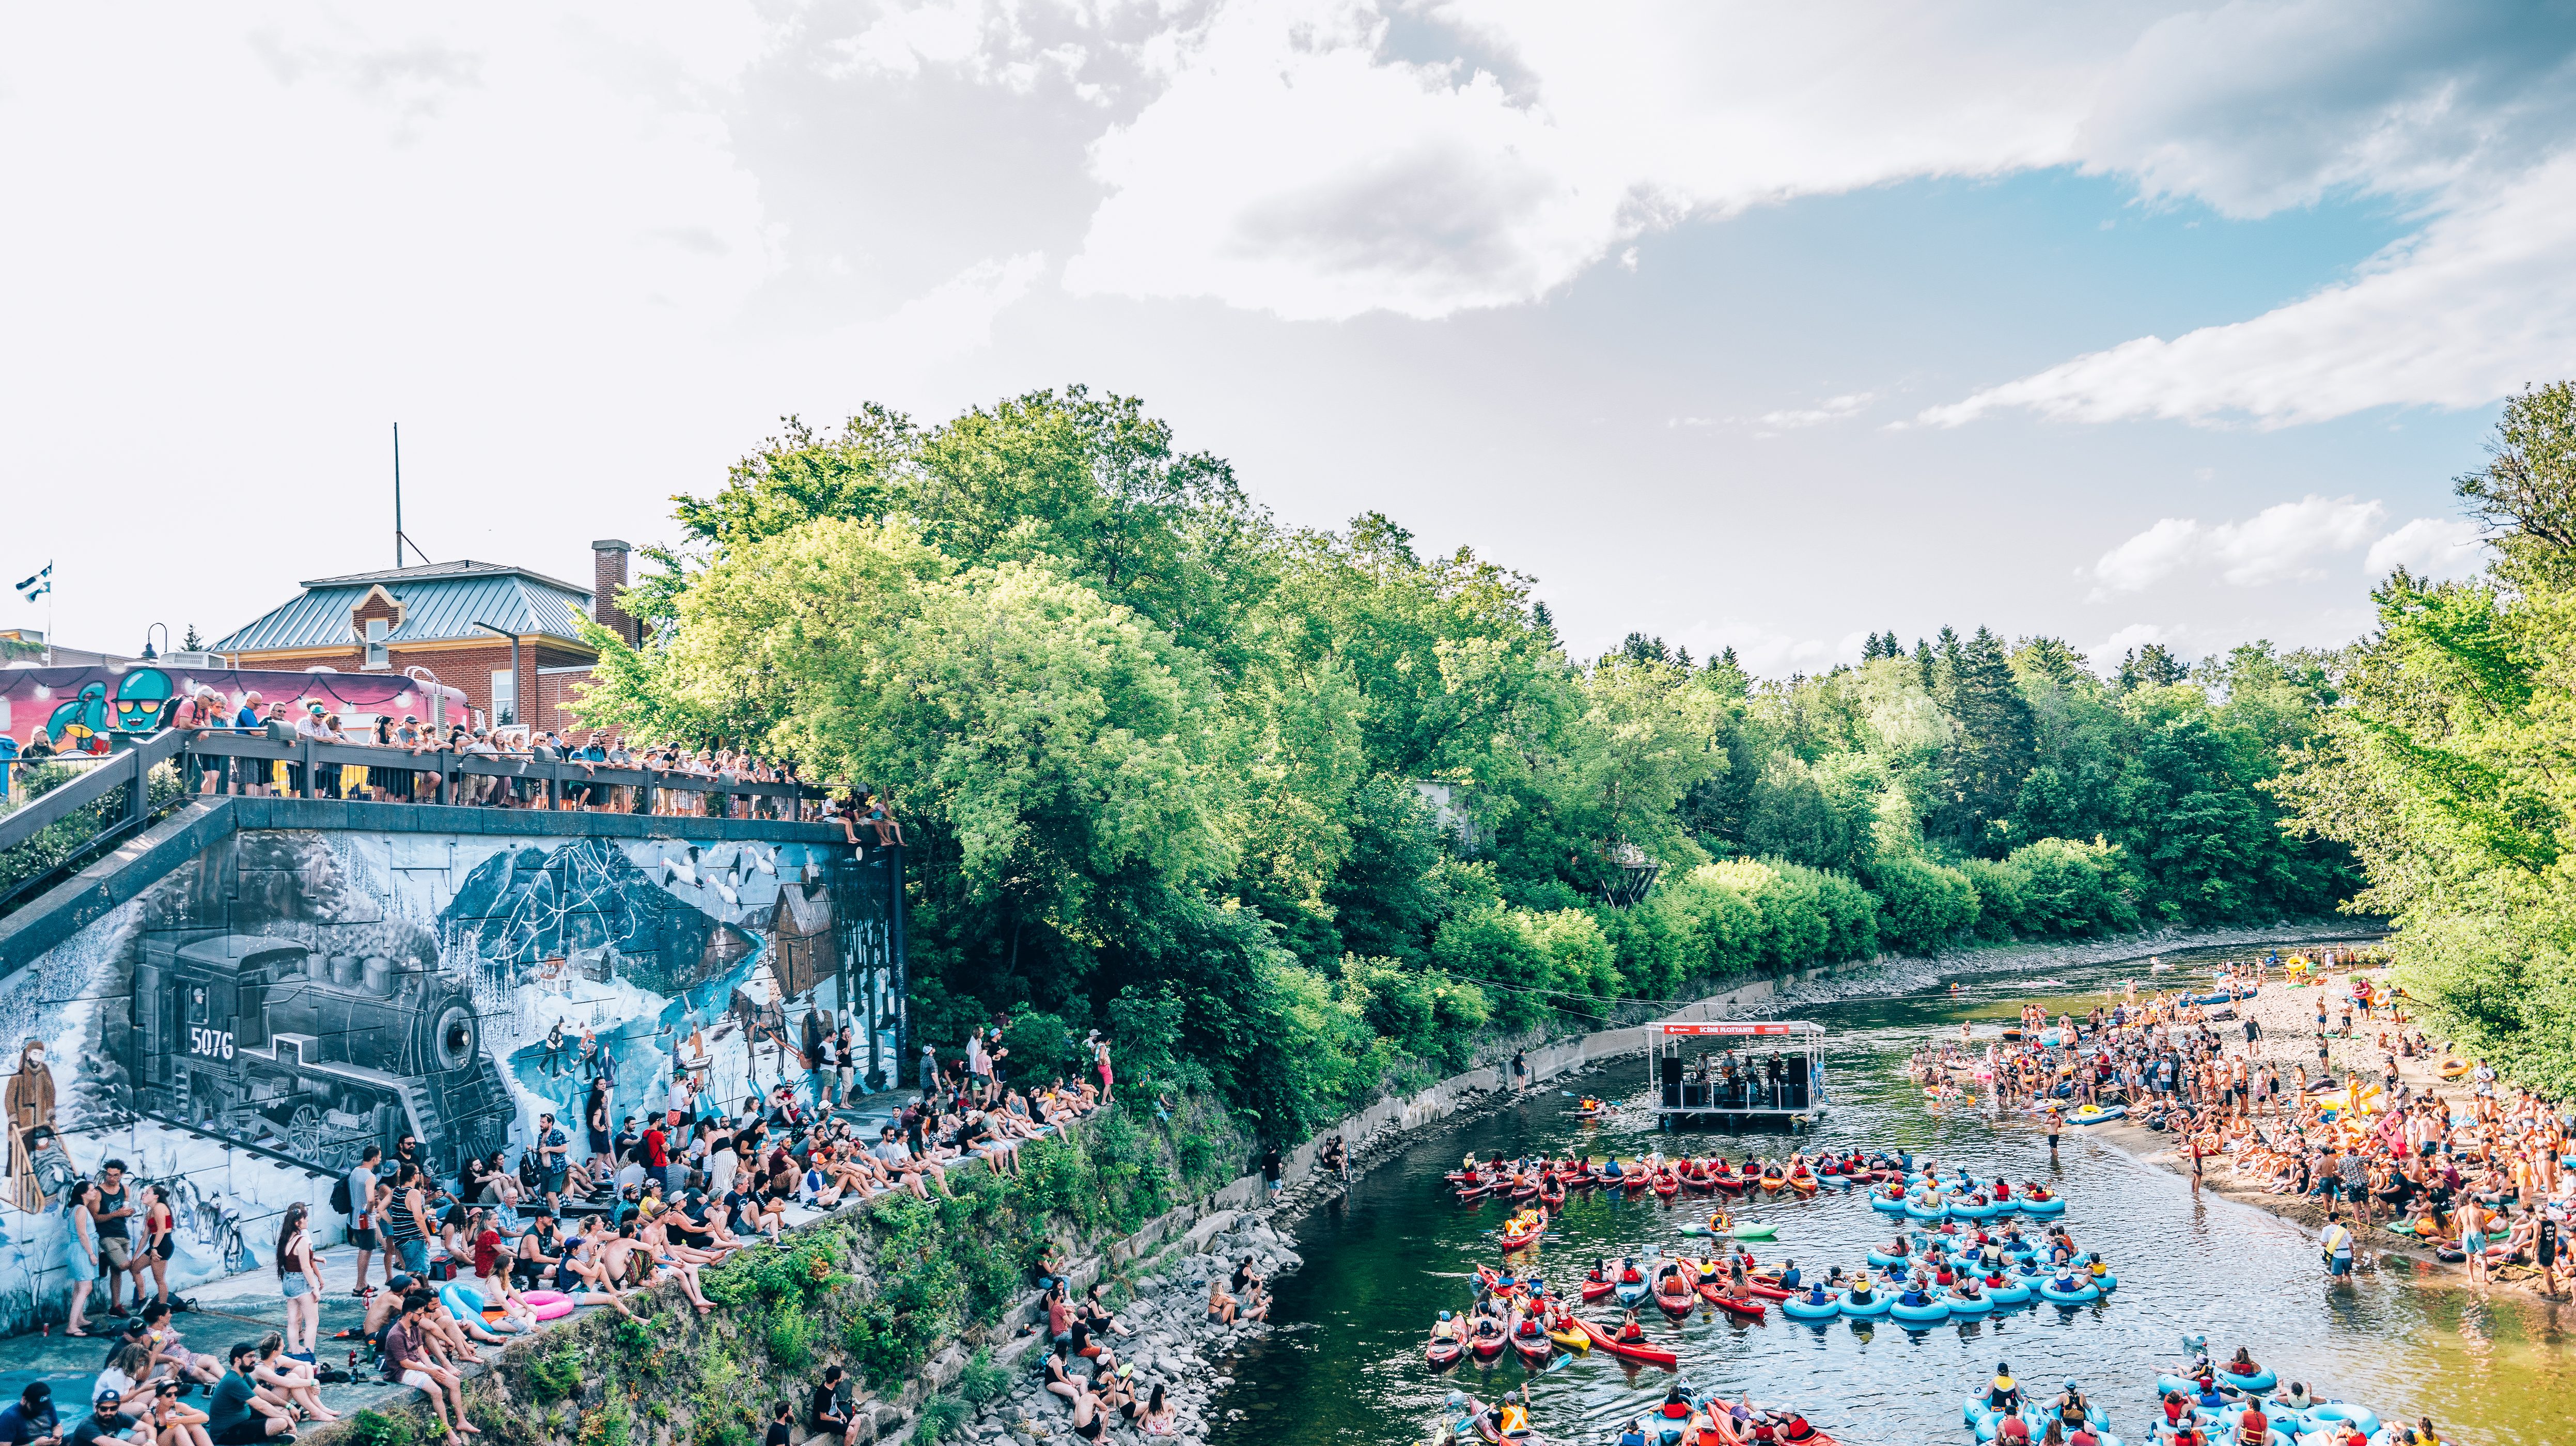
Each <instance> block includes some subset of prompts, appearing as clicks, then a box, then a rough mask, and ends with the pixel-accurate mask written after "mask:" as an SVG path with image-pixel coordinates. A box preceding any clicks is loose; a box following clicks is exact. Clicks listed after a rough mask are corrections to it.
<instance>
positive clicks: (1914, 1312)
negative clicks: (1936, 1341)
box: [1887, 1300, 1950, 1325]
mask: <svg viewBox="0 0 2576 1446" xmlns="http://www.w3.org/2000/svg"><path fill="white" fill-rule="evenodd" d="M1887 1313H1888V1314H1889V1315H1892V1316H1894V1317H1896V1318H1897V1319H1898V1320H1901V1321H1903V1322H1905V1323H1906V1324H1907V1325H1939V1324H1940V1323H1941V1322H1943V1321H1945V1320H1948V1319H1949V1318H1950V1307H1949V1306H1948V1305H1947V1304H1945V1303H1943V1302H1941V1301H1938V1300H1935V1301H1933V1302H1931V1303H1930V1304H1928V1305H1907V1304H1906V1303H1905V1302H1903V1301H1901V1300H1891V1301H1889V1302H1888V1303H1887Z"/></svg>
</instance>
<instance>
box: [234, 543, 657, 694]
mask: <svg viewBox="0 0 2576 1446" xmlns="http://www.w3.org/2000/svg"><path fill="white" fill-rule="evenodd" d="M629 550H630V549H629V548H628V547H627V545H626V544H625V543H623V542H619V541H616V540H614V539H611V540H607V541H602V542H594V543H592V544H591V557H592V569H591V572H592V585H591V586H590V587H588V588H579V587H575V586H573V585H572V584H571V583H568V582H564V581H561V580H559V579H556V578H552V577H548V576H546V575H545V574H544V573H540V572H531V571H529V570H528V569H526V568H524V567H508V566H504V565H502V564H499V563H491V562H472V561H466V562H441V563H429V564H424V565H422V566H419V567H397V568H387V569H385V570H383V571H381V572H360V573H352V574H350V575H349V576H347V577H325V578H316V579H314V580H312V581H310V582H306V583H304V584H302V587H303V588H304V591H303V593H302V594H301V595H300V596H298V597H295V598H292V599H290V600H288V601H287V602H284V603H281V604H279V605H278V606H277V607H275V608H272V609H270V610H269V611H268V612H267V613H265V614H263V615H262V616H261V617H260V618H259V620H258V621H256V622H253V623H251V624H250V625H248V626H246V627H243V628H241V629H239V630H237V631H235V632H233V633H232V634H231V635H230V636H227V637H224V638H221V639H218V640H217V641H216V642H215V644H214V646H213V647H212V649H211V650H210V651H212V652H215V653H218V654H221V655H222V656H223V657H224V658H225V659H226V660H227V661H229V662H230V663H231V665H232V666H234V667H237V668H280V669H288V670H293V671H299V672H300V671H307V670H310V669H313V668H330V669H333V670H335V671H338V672H343V673H357V672H396V673H399V672H403V671H405V670H407V669H411V668H420V669H422V670H424V671H426V672H428V673H429V674H430V675H431V676H432V677H434V678H436V679H437V680H438V681H439V682H442V683H445V684H447V685H448V686H450V687H452V688H460V689H463V690H464V692H465V696H466V698H467V700H468V701H469V703H470V704H471V705H472V706H473V707H474V708H476V709H478V710H480V711H481V712H482V713H483V715H484V716H485V717H486V718H488V719H490V720H491V721H493V722H495V723H513V722H515V723H528V724H532V725H535V726H538V727H545V728H563V727H565V726H567V725H568V724H569V723H570V722H571V718H570V716H569V715H568V714H567V713H565V712H564V710H563V704H564V703H565V702H566V701H567V700H568V699H570V698H571V696H572V692H573V688H574V685H575V684H577V683H579V682H580V681H581V680H582V679H583V678H585V677H587V676H588V675H589V673H590V670H591V666H592V665H593V664H594V663H595V662H597V661H598V654H597V652H596V651H594V650H593V649H592V648H591V646H590V645H589V644H588V643H585V642H583V641H582V639H581V629H580V627H579V625H578V623H577V621H576V620H577V619H579V618H581V617H583V616H585V615H587V616H588V617H589V618H590V619H591V620H592V621H594V622H597V623H598V624H599V625H600V626H601V627H604V628H606V629H608V630H609V631H610V632H612V633H615V634H616V635H617V636H619V637H620V638H623V639H625V641H626V642H627V643H628V644H629V645H630V646H631V645H633V643H634V642H635V640H636V633H637V629H636V624H635V620H634V619H633V618H631V617H628V616H627V615H626V613H625V611H624V610H623V609H621V608H619V607H618V606H617V592H618V589H620V588H622V587H624V586H625V585H626V581H627V578H626V566H627V555H628V552H629ZM523 700H524V702H525V703H526V705H527V706H526V707H524V708H522V707H521V706H520V704H521V702H522V701H523Z"/></svg>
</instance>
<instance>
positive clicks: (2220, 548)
mask: <svg viewBox="0 0 2576 1446" xmlns="http://www.w3.org/2000/svg"><path fill="white" fill-rule="evenodd" d="M2387 516H2388V509H2387V508H2385V507H2383V506H2381V505H2380V504H2379V503H2378V502H2376V501H2372V502H2362V501H2358V500H2355V499H2354V498H2351V497H2336V498H2326V497H2319V496H2316V495H2314V494H2310V495H2309V496H2306V497H2302V498H2300V499H2299V500H2298V501H2296V502H2280V503H2275V504H2273V505H2272V506H2270V507H2266V508H2264V509H2263V510H2262V511H2260V512H2258V513H2256V514H2254V515H2253V516H2252V517H2248V518H2245V519H2244V520H2242V521H2237V522H2221V523H2217V524H2215V525H2210V526H2204V525H2202V524H2201V523H2200V522H2199V521H2198V520H2197V519H2194V518H2188V517H2167V518H2162V519H2160V520H2158V521H2157V522H2156V524H2155V525H2154V526H2152V527H2149V528H2147V529H2146V530H2145V531H2143V532H2140V533H2138V534H2137V535H2135V536H2133V537H2131V538H2130V539H2128V540H2127V541H2126V542H2123V543H2121V544H2120V545H2119V546H2117V547H2115V548H2112V549H2111V550H2110V551H2109V552H2106V553H2104V554H2102V557H2101V559H2100V560H2099V561H2097V562H2096V563H2094V564H2093V576H2094V579H2095V580H2096V582H2098V583H2099V584H2100V586H2099V587H2097V588H2096V589H2095V590H2094V593H2093V596H2094V598H2095V599H2097V600H2098V599H2100V598H2103V597H2106V596H2109V595H2110V594H2112V593H2121V592H2137V591H2140V590H2141V589H2144V588H2147V587H2150V586H2152V585H2154V584H2156V583H2158V582H2162V581H2163V580H2165V579H2166V578H2168V577H2172V576H2175V575H2176V574H2179V573H2183V572H2189V571H2202V572H2210V573H2215V574H2216V575H2217V576H2218V578H2219V579H2220V580H2221V581H2223V582H2227V583H2231V584H2233V585H2235V586H2238V587H2261V586H2263V585H2265V584H2267V583H2275V582H2288V581H2294V580H2295V581H2310V580H2314V579H2317V578H2321V577H2324V576H2326V575H2327V573H2326V570H2325V568H2324V567H2323V566H2322V563H2323V561H2324V560H2325V559H2326V558H2328V557H2331V556H2333V555H2334V554H2337V553H2344V552H2351V551H2354V550H2355V549H2357V548H2359V547H2361V546H2362V545H2363V544H2365V543H2368V542H2369V541H2370V540H2371V539H2372V538H2373V537H2375V536H2377V535H2378V533H2379V531H2380V528H2381V527H2382V525H2383V524H2384V523H2385V522H2386V520H2387Z"/></svg>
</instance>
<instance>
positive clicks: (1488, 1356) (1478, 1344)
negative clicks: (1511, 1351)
mask: <svg viewBox="0 0 2576 1446" xmlns="http://www.w3.org/2000/svg"><path fill="white" fill-rule="evenodd" d="M1467 1349H1469V1350H1471V1351H1474V1352H1475V1353H1476V1359H1478V1360H1480V1361H1490V1360H1492V1359H1493V1358H1494V1357H1496V1356H1499V1355H1501V1354H1502V1353H1503V1338H1502V1337H1501V1336H1478V1337H1476V1338H1475V1339H1474V1340H1472V1341H1469V1342H1468V1343H1467Z"/></svg>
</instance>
